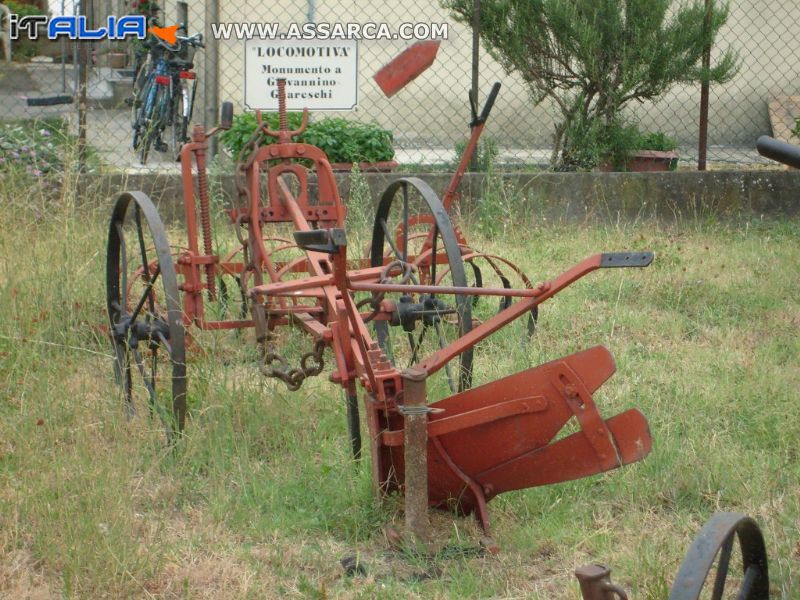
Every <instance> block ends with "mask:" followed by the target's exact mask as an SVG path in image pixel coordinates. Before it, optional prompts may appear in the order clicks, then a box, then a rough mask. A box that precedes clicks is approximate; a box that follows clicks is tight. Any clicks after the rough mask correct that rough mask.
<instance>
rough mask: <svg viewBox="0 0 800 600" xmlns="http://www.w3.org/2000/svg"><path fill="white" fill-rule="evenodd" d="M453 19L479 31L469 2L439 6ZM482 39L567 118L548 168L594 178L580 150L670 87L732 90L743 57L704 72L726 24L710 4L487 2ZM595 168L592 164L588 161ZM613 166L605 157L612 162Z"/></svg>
mask: <svg viewBox="0 0 800 600" xmlns="http://www.w3.org/2000/svg"><path fill="white" fill-rule="evenodd" d="M440 2H441V3H442V5H443V6H444V7H445V8H448V9H450V11H451V12H452V14H453V16H454V18H456V19H457V20H459V21H461V22H463V23H465V24H469V23H472V22H473V15H472V12H473V9H474V5H475V3H474V2H473V1H472V0H440ZM480 6H481V14H480V17H481V18H480V23H481V38H482V39H483V43H484V45H485V46H486V49H487V51H488V52H489V54H491V55H492V57H493V58H495V60H497V61H498V62H500V64H502V65H503V67H505V69H506V70H507V71H508V72H514V73H516V74H518V75H519V76H520V77H521V78H522V80H523V81H524V82H525V83H526V84H527V86H528V89H529V92H530V94H531V97H532V99H533V101H534V103H536V104H538V103H540V102H542V101H544V100H545V99H550V100H551V101H552V102H553V103H554V104H555V106H556V107H557V109H558V111H559V113H560V120H559V121H558V123H557V124H556V127H555V131H554V134H553V142H554V144H553V146H554V147H553V153H552V156H551V164H552V166H553V167H554V168H559V169H579V168H592V167H594V166H596V165H597V164H599V162H602V160H603V158H604V157H602V156H600V155H598V154H597V153H596V152H594V150H595V148H592V149H590V151H589V152H588V153H587V152H586V149H585V148H582V147H581V144H582V143H583V142H584V141H585V140H586V139H587V138H593V137H595V136H596V135H597V133H598V132H602V130H614V129H615V128H619V127H624V125H620V123H622V121H623V114H624V109H625V107H626V106H627V105H628V104H630V103H631V102H633V101H637V102H643V101H647V100H650V101H652V100H656V99H658V98H660V97H661V96H663V94H664V93H666V92H667V91H668V90H669V89H670V87H671V86H672V85H673V84H676V83H694V82H698V81H710V82H716V83H722V82H725V81H729V80H730V79H731V78H733V76H734V75H735V74H736V72H737V70H738V65H737V63H738V60H737V57H736V55H735V54H734V53H733V52H731V51H730V50H728V51H725V52H722V53H721V54H720V57H719V60H718V62H717V64H716V65H714V66H711V67H709V68H703V67H702V57H703V53H704V52H705V50H706V49H707V48H711V47H712V46H713V44H714V40H715V38H716V36H717V33H718V32H719V30H720V28H721V27H722V26H723V25H724V23H725V21H726V19H727V17H728V7H727V4H726V3H724V2H721V1H720V0H710V4H709V6H708V10H707V9H706V6H705V2H704V1H703V0H687V1H681V0H482V1H481V4H480ZM587 156H588V157H591V158H592V159H593V160H594V161H595V162H588V163H587V162H585V158H586V157H587ZM605 158H608V157H605Z"/></svg>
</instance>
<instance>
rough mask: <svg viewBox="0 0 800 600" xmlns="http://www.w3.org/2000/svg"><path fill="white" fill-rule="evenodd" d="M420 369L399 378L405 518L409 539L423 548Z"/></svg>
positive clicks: (424, 441) (424, 419)
mask: <svg viewBox="0 0 800 600" xmlns="http://www.w3.org/2000/svg"><path fill="white" fill-rule="evenodd" d="M427 375H428V374H427V373H426V372H425V371H423V370H421V369H415V368H413V367H412V368H408V369H406V370H405V371H403V373H402V374H401V376H402V378H403V405H402V409H401V412H402V414H403V417H404V419H405V433H404V438H405V439H404V444H405V445H404V449H403V451H404V462H405V482H404V485H405V509H406V510H405V519H406V534H407V535H408V537H409V541H410V542H412V544H414V545H416V546H417V547H420V546H421V548H424V546H425V542H426V541H427V539H428V529H429V528H430V525H429V522H428V412H427V410H426V409H427V406H426V401H427V394H426V391H425V379H426V377H427Z"/></svg>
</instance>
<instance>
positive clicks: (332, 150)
mask: <svg viewBox="0 0 800 600" xmlns="http://www.w3.org/2000/svg"><path fill="white" fill-rule="evenodd" d="M263 118H264V119H265V120H266V121H267V122H268V123H269V127H270V128H271V129H278V115H277V114H276V113H267V114H264V116H263ZM288 120H289V129H297V128H298V127H299V126H300V122H301V121H302V115H301V114H300V113H289V114H288ZM256 127H257V124H256V117H255V115H254V114H253V113H243V114H240V115H237V116H236V117H234V119H233V127H231V129H230V130H228V131H226V132H225V133H224V134H223V135H222V136H221V137H220V140H221V141H222V144H223V146H224V147H225V149H226V150H227V151H228V153H229V154H230V155H231V156H232V157H233V158H234V159H237V158H239V155H240V154H241V152H242V149H243V148H244V146H245V144H246V143H247V141H248V140H249V139H250V138H251V137H252V135H253V133H254V132H255V130H256ZM295 139H296V140H297V141H298V142H303V143H306V144H312V145H314V146H318V147H319V148H321V149H322V151H323V152H325V154H326V155H327V156H328V160H329V161H330V163H331V166H332V167H333V169H334V170H336V171H350V170H351V169H352V168H353V165H354V164H357V165H358V166H359V169H361V170H362V171H390V170H392V169H394V168H395V167H396V166H397V162H396V161H394V160H393V158H394V148H393V146H392V141H393V140H392V134H391V132H390V131H387V130H386V129H382V128H381V127H380V126H378V125H377V124H376V123H359V122H357V121H350V120H347V119H343V118H341V117H324V118H322V119H320V120H318V121H313V122H310V123H309V124H308V127H307V128H306V130H305V132H303V134H302V135H300V136H298V137H297V138H295Z"/></svg>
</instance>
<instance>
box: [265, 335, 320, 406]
mask: <svg viewBox="0 0 800 600" xmlns="http://www.w3.org/2000/svg"><path fill="white" fill-rule="evenodd" d="M273 342H274V336H273V335H272V333H269V334H267V336H266V338H265V339H264V340H263V341H261V342H259V344H258V347H259V350H260V351H261V365H259V369H260V370H261V373H262V375H264V376H265V377H274V378H275V379H280V380H281V381H283V382H284V383H285V384H286V387H287V388H289V391H291V392H294V391H296V390H299V389H300V386H302V385H303V382H304V381H305V379H306V378H307V377H314V376H316V375H319V374H320V373H322V370H323V369H324V368H325V357H324V353H325V346H326V344H325V342H324V341H323V340H317V342H316V343H315V344H314V349H313V350H311V351H310V352H306V353H305V354H304V355H303V356H302V357H301V358H300V366H299V367H295V368H293V369H290V368H289V363H288V361H287V360H286V358H285V357H283V356H281V355H280V354H278V353H277V352H275V351H274V344H273ZM275 363H278V366H273V365H274V364H275Z"/></svg>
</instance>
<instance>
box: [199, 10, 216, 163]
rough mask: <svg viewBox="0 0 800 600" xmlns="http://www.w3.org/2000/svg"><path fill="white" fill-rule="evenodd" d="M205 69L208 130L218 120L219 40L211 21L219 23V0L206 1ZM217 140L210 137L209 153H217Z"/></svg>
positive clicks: (204, 112) (214, 154)
mask: <svg viewBox="0 0 800 600" xmlns="http://www.w3.org/2000/svg"><path fill="white" fill-rule="evenodd" d="M205 20H206V34H205V39H206V65H205V67H206V69H205V71H206V72H205V76H204V77H203V104H204V106H203V108H204V110H203V125H204V127H205V128H206V130H208V129H209V128H210V127H214V126H215V125H216V124H217V121H218V120H219V41H218V40H217V39H216V38H215V37H214V35H213V31H212V29H211V24H212V23H219V0H208V2H206V14H205ZM218 149H219V140H218V138H216V137H213V138H211V145H210V147H209V155H210V156H211V157H212V158H213V157H214V156H216V155H217V151H218Z"/></svg>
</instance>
